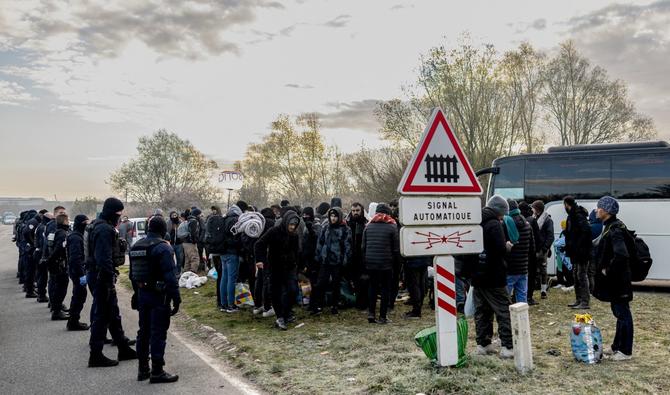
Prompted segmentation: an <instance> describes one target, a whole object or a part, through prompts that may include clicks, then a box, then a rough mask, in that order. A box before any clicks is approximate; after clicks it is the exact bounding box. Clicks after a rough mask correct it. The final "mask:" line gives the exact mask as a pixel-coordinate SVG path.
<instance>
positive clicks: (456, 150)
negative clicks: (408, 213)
mask: <svg viewBox="0 0 670 395" xmlns="http://www.w3.org/2000/svg"><path fill="white" fill-rule="evenodd" d="M398 192H400V193H401V194H403V195H481V194H482V187H481V185H479V181H478V180H477V177H476V176H475V173H474V171H473V170H472V166H470V162H468V158H466V157H465V155H464V154H463V150H461V147H460V145H459V144H458V140H456V136H454V132H453V131H452V129H451V127H450V126H449V123H448V122H447V119H446V118H445V117H444V113H443V112H442V110H441V109H440V108H436V109H435V110H433V114H432V115H431V117H430V122H429V123H428V125H427V126H426V129H425V130H424V132H423V136H422V137H421V141H420V143H419V146H418V147H417V149H416V151H415V152H414V156H413V157H412V160H411V161H410V162H409V165H408V166H407V168H406V169H405V174H404V175H403V177H402V180H401V181H400V185H398Z"/></svg>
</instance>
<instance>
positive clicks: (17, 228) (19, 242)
mask: <svg viewBox="0 0 670 395" xmlns="http://www.w3.org/2000/svg"><path fill="white" fill-rule="evenodd" d="M27 214H28V211H21V214H19V219H18V220H16V222H15V223H14V238H13V239H12V241H13V242H15V243H16V248H17V249H18V250H19V262H18V266H17V269H16V278H18V279H19V284H23V283H24V281H23V263H24V260H25V257H24V245H23V224H24V222H25V221H26V215H27ZM24 288H25V287H24Z"/></svg>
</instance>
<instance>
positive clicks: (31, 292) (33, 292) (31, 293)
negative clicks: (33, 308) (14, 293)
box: [26, 291, 37, 298]
mask: <svg viewBox="0 0 670 395" xmlns="http://www.w3.org/2000/svg"><path fill="white" fill-rule="evenodd" d="M36 297H37V294H36V293H35V291H27V292H26V298H36Z"/></svg>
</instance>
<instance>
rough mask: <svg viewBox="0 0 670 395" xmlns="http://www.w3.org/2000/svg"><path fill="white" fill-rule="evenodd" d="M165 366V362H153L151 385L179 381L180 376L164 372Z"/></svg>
mask: <svg viewBox="0 0 670 395" xmlns="http://www.w3.org/2000/svg"><path fill="white" fill-rule="evenodd" d="M163 365H165V362H164V361H163V360H157V359H152V360H151V378H150V379H149V382H150V383H152V384H158V383H174V382H175V381H177V380H179V376H178V375H176V374H175V375H172V374H170V373H168V372H166V371H165V370H163Z"/></svg>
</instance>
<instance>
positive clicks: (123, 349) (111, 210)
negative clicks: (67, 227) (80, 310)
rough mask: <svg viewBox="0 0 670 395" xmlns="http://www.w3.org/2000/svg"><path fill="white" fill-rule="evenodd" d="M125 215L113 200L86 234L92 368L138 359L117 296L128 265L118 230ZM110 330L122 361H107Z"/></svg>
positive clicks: (88, 228)
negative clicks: (121, 273) (122, 268)
mask: <svg viewBox="0 0 670 395" xmlns="http://www.w3.org/2000/svg"><path fill="white" fill-rule="evenodd" d="M122 212H123V203H122V202H121V201H120V200H119V199H116V198H113V197H110V198H108V199H107V200H105V202H104V203H103V206H102V212H101V213H100V216H99V218H98V219H96V220H95V221H93V222H92V223H91V224H89V225H88V226H87V227H86V230H85V231H84V255H85V256H86V269H87V273H86V282H87V283H88V285H89V287H90V289H91V294H92V296H93V305H92V306H91V340H90V341H89V345H90V346H91V354H90V356H89V359H88V366H89V367H91V368H95V367H109V366H116V365H118V364H119V361H126V360H131V359H137V353H136V352H135V350H133V349H132V348H130V346H129V344H128V338H126V336H125V334H124V333H123V326H122V324H121V312H120V311H119V303H118V299H117V296H116V279H117V275H118V271H117V270H116V267H117V266H120V265H123V264H124V263H125V247H126V246H125V243H122V242H121V240H120V238H119V232H118V231H117V230H116V228H115V227H116V226H117V225H118V223H119V219H120V218H121V213H122ZM107 330H109V332H110V333H111V335H112V339H113V340H114V342H115V343H116V346H117V347H118V349H119V354H118V360H113V359H109V358H107V357H106V356H105V355H104V354H103V353H102V348H103V346H104V345H105V337H106V334H107Z"/></svg>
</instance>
